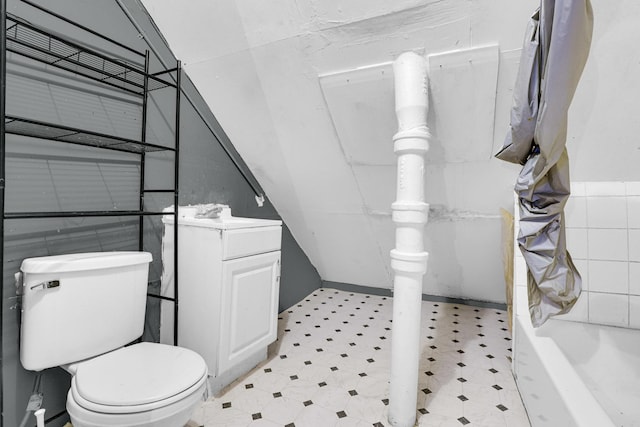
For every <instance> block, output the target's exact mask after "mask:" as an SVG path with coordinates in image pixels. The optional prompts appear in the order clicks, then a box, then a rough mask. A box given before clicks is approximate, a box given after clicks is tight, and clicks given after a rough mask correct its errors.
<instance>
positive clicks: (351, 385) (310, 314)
mask: <svg viewBox="0 0 640 427" xmlns="http://www.w3.org/2000/svg"><path fill="white" fill-rule="evenodd" d="M392 307H393V300H392V298H390V297H381V296H374V295H366V294H358V293H350V292H344V291H337V290H334V289H328V288H323V289H319V290H317V291H314V292H313V293H312V294H311V295H309V296H308V297H307V298H305V299H304V300H303V301H301V302H300V303H299V304H296V305H294V306H293V307H291V308H290V309H288V310H286V311H284V312H283V313H281V314H280V316H279V319H278V340H277V341H276V343H274V344H273V345H272V346H271V347H270V349H269V358H268V360H267V361H265V362H264V363H263V364H262V365H261V366H259V367H257V368H256V369H254V370H253V371H252V372H250V373H249V374H248V375H246V376H245V377H244V378H242V379H240V380H238V381H236V382H235V383H234V384H232V385H231V386H230V387H228V388H227V389H226V390H225V391H224V392H223V394H221V395H219V396H216V397H215V398H211V399H210V400H208V401H207V402H204V403H203V404H202V405H201V407H200V408H198V410H197V411H196V412H195V413H194V415H193V419H192V420H191V421H190V422H189V424H188V425H189V426H204V427H222V426H225V427H226V426H251V427H256V426H270V427H273V426H281V427H282V426H286V427H326V426H357V427H360V426H362V427H364V426H375V427H384V426H388V425H389V423H388V421H387V415H388V410H389V406H388V405H389V370H390V352H391V314H392ZM506 316H507V314H506V312H504V311H501V310H496V309H491V308H478V307H473V306H467V305H462V304H449V303H438V302H428V301H424V302H423V303H422V320H421V340H422V341H421V343H422V349H421V358H420V371H419V372H418V373H416V374H417V375H418V378H419V390H420V391H419V394H418V407H417V408H416V410H417V412H416V414H417V417H418V421H417V425H420V426H456V427H460V426H466V425H469V426H491V427H529V422H528V420H527V417H526V414H525V411H524V407H523V405H522V401H521V399H520V395H519V394H518V391H517V388H516V386H515V382H514V380H513V377H512V375H511V367H510V356H511V337H510V334H509V332H508V330H507V328H506Z"/></svg>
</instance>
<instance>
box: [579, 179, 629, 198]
mask: <svg viewBox="0 0 640 427" xmlns="http://www.w3.org/2000/svg"><path fill="white" fill-rule="evenodd" d="M626 184H627V183H625V182H585V183H584V185H585V195H586V196H625V195H626V194H627V190H626V187H627V186H626Z"/></svg>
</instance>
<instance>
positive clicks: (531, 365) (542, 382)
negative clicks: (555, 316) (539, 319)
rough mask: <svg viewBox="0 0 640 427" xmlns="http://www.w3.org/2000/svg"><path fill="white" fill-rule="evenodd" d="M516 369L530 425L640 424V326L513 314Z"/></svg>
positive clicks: (606, 426)
mask: <svg viewBox="0 0 640 427" xmlns="http://www.w3.org/2000/svg"><path fill="white" fill-rule="evenodd" d="M513 327H514V340H515V342H514V349H515V353H514V360H513V371H514V375H515V377H516V383H517V384H518V389H519V390H520V394H521V396H522V400H523V402H524V404H525V407H526V409H527V414H528V416H529V420H530V422H531V426H532V427H541V426H549V427H557V426H562V427H573V426H576V427H613V426H624V427H640V330H637V329H636V330H634V329H625V328H618V327H613V326H604V325H596V324H589V323H580V322H571V321H566V320H549V321H547V322H546V323H545V324H544V325H542V326H541V327H540V328H538V329H534V328H533V327H532V326H531V321H530V319H529V317H528V315H527V314H526V313H523V314H520V315H516V316H514V325H513Z"/></svg>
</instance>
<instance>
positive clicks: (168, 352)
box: [67, 343, 207, 427]
mask: <svg viewBox="0 0 640 427" xmlns="http://www.w3.org/2000/svg"><path fill="white" fill-rule="evenodd" d="M67 370H68V371H69V372H71V373H72V374H73V379H72V381H71V389H70V390H69V393H68V395H67V412H68V413H69V416H70V417H71V422H72V423H73V426H74V427H104V426H122V427H125V426H126V427H143V426H154V427H165V426H166V427H177V426H180V427H181V426H184V425H185V424H186V423H187V422H188V421H189V417H190V416H191V413H192V412H193V410H194V409H195V406H197V404H198V403H199V402H200V401H201V400H202V397H203V394H204V393H205V390H206V382H207V367H206V365H205V363H204V360H203V359H202V358H201V357H200V356H199V355H198V354H196V353H194V352H193V351H190V350H187V349H184V348H180V347H172V346H168V345H163V344H154V343H140V344H134V345H132V346H129V347H124V348H122V349H119V350H115V351H112V352H110V353H107V354H105V355H102V356H98V357H96V358H93V359H90V360H88V361H83V362H80V363H77V364H74V365H70V366H69V367H67Z"/></svg>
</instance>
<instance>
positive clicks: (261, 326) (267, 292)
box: [218, 251, 280, 375]
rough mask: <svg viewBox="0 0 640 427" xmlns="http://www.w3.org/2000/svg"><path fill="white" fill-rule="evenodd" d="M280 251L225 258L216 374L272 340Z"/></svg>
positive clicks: (278, 281) (264, 346) (276, 318)
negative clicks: (227, 259) (226, 259)
mask: <svg viewBox="0 0 640 427" xmlns="http://www.w3.org/2000/svg"><path fill="white" fill-rule="evenodd" d="M279 288H280V251H276V252H268V253H265V254H260V255H254V256H250V257H244V258H238V259H234V260H229V261H224V262H223V263H222V295H221V301H220V303H221V304H220V308H221V312H220V315H221V317H220V320H221V322H220V357H219V358H218V375H221V374H223V373H224V372H226V371H228V370H230V369H231V368H233V367H234V366H235V365H237V364H238V363H240V362H242V361H243V360H245V359H248V358H249V357H251V356H252V355H254V354H255V353H256V352H258V351H260V350H263V349H265V348H266V347H267V346H268V345H269V344H271V343H272V342H273V341H275V339H276V336H277V329H278V328H277V323H278V292H279Z"/></svg>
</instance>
